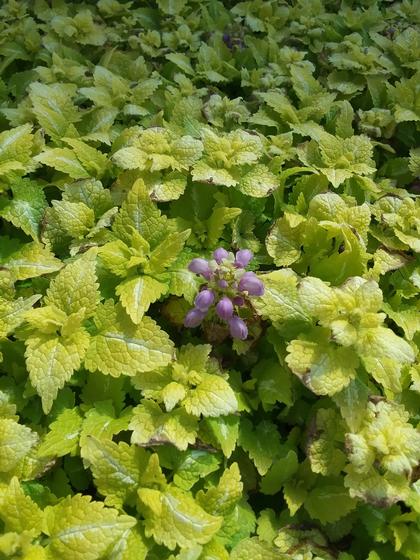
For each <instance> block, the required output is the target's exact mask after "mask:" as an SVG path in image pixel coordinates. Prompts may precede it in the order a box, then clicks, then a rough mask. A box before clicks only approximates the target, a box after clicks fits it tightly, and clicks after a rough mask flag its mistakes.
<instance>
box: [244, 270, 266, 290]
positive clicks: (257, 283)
mask: <svg viewBox="0 0 420 560" xmlns="http://www.w3.org/2000/svg"><path fill="white" fill-rule="evenodd" d="M239 290H240V291H241V292H248V294H249V295H250V296H262V295H263V293H264V284H263V283H262V282H261V280H260V279H259V278H258V277H257V276H256V274H255V273H254V272H245V274H244V275H243V276H242V278H241V279H240V280H239Z"/></svg>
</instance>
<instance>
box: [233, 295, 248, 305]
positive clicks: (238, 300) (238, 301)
mask: <svg viewBox="0 0 420 560" xmlns="http://www.w3.org/2000/svg"><path fill="white" fill-rule="evenodd" d="M232 302H233V305H237V306H238V307H242V306H243V305H245V300H244V298H243V297H241V296H235V297H234V298H233V299H232Z"/></svg>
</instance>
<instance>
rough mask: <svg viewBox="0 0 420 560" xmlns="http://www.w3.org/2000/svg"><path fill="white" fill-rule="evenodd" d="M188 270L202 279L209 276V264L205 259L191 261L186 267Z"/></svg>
mask: <svg viewBox="0 0 420 560" xmlns="http://www.w3.org/2000/svg"><path fill="white" fill-rule="evenodd" d="M188 270H190V271H191V272H195V274H201V275H202V276H204V278H209V277H210V276H211V270H210V267H209V263H208V261H206V259H193V260H192V261H191V262H190V264H189V265H188Z"/></svg>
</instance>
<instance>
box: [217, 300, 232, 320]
mask: <svg viewBox="0 0 420 560" xmlns="http://www.w3.org/2000/svg"><path fill="white" fill-rule="evenodd" d="M216 313H217V314H218V315H219V317H220V318H221V319H223V320H224V321H228V320H229V319H230V318H231V317H232V315H233V303H232V302H231V300H230V299H229V298H228V297H226V296H225V297H222V299H221V300H220V301H219V303H218V304H217V305H216Z"/></svg>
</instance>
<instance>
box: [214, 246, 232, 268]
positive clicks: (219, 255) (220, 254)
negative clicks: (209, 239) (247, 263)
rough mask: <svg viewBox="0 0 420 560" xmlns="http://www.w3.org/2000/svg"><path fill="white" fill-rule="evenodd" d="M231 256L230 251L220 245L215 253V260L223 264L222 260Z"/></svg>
mask: <svg viewBox="0 0 420 560" xmlns="http://www.w3.org/2000/svg"><path fill="white" fill-rule="evenodd" d="M228 256H229V253H228V252H227V251H226V249H223V247H219V248H218V249H216V250H215V251H214V253H213V257H214V260H215V261H216V262H217V264H222V261H223V260H224V259H226V258H227V257H228Z"/></svg>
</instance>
